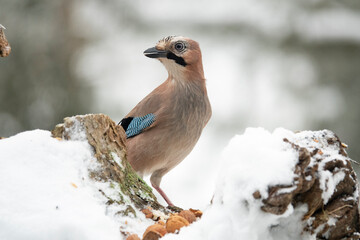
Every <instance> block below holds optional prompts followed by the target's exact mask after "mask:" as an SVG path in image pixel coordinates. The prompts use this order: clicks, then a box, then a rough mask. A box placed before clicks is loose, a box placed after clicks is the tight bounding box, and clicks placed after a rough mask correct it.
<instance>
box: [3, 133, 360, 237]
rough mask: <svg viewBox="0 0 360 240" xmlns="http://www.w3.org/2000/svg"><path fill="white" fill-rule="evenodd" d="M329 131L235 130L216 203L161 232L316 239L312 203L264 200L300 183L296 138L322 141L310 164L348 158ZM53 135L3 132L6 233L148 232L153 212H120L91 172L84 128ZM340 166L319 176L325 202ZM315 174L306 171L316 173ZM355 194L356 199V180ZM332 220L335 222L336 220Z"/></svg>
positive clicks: (313, 144)
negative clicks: (282, 204) (70, 136)
mask: <svg viewBox="0 0 360 240" xmlns="http://www.w3.org/2000/svg"><path fill="white" fill-rule="evenodd" d="M330 133H331V132H329V131H319V132H301V133H293V132H290V131H288V130H284V129H277V130H275V131H274V132H273V133H270V132H268V131H266V130H264V129H261V128H249V129H247V130H246V131H245V133H244V134H243V135H237V136H235V137H234V138H233V139H232V140H231V141H230V143H229V145H228V146H227V147H226V149H225V150H224V151H223V155H222V159H220V161H219V166H220V167H219V174H218V176H217V186H216V189H215V192H214V197H213V199H212V204H211V205H210V206H209V207H208V208H207V209H205V210H204V214H203V216H202V218H201V220H199V221H197V222H195V223H193V224H192V225H190V226H189V227H185V228H182V229H181V231H180V233H179V234H167V235H165V237H163V238H162V239H164V240H166V239H186V240H189V239H197V240H200V239H206V240H208V239H228V240H231V239H234V240H235V239H252V240H256V239H269V240H271V239H277V240H282V239H316V238H315V235H316V234H317V232H316V231H315V232H313V233H311V231H309V232H303V229H304V227H305V226H304V224H305V223H309V221H313V219H312V218H309V219H307V222H305V221H302V218H303V216H304V214H305V213H307V212H308V206H307V205H306V204H302V205H297V206H296V207H295V208H294V207H293V206H292V205H291V204H289V205H288V206H287V208H286V211H285V212H283V213H281V214H272V213H269V212H265V211H263V210H262V209H261V207H262V206H263V205H264V202H263V201H262V200H264V199H266V198H267V197H269V188H270V187H271V186H277V185H278V186H293V187H289V188H283V189H281V190H280V191H281V192H280V194H283V193H284V194H286V193H288V192H291V191H294V189H295V188H296V186H294V179H296V177H297V176H296V174H295V173H294V171H295V168H296V166H297V164H299V163H298V161H299V151H297V150H296V149H294V146H293V145H294V144H296V145H298V146H299V147H306V148H307V149H309V150H311V149H314V150H315V149H316V148H321V149H322V152H321V157H322V158H325V160H323V162H320V163H319V162H316V161H317V160H316V156H317V155H316V154H318V155H319V154H320V153H319V152H316V151H315V152H314V153H313V155H312V157H311V162H310V163H309V164H308V165H309V167H311V166H314V164H319V166H318V167H317V168H319V169H322V168H324V167H325V164H326V163H327V161H331V160H332V159H337V160H339V161H344V162H347V161H348V158H347V157H346V156H345V155H343V154H341V153H340V152H339V150H338V148H336V147H335V146H333V145H329V144H328V143H326V142H322V140H321V139H322V138H323V135H324V134H330ZM331 134H332V133H331ZM50 135H51V134H50V132H48V131H42V130H34V131H29V132H23V133H20V134H18V135H16V136H13V137H10V138H8V139H2V140H0V154H1V156H0V239H4V240H8V239H9V240H13V239H36V240H38V239H40V240H41V239H59V240H60V239H70V240H72V239H74V240H75V239H114V240H116V239H123V238H124V236H123V235H121V234H120V229H124V227H125V229H126V231H129V232H130V233H137V234H138V235H139V236H142V233H143V231H144V230H145V229H146V227H147V226H149V225H150V224H152V222H151V220H149V219H145V217H144V216H142V215H141V214H139V215H138V216H137V218H132V219H131V217H126V218H125V217H121V216H118V215H116V214H115V213H114V210H112V209H111V208H109V207H108V206H107V205H106V201H107V199H106V198H104V196H103V195H102V194H101V193H100V192H99V184H102V183H99V182H95V181H94V180H92V179H90V177H89V169H96V168H99V164H98V163H97V162H96V159H95V158H94V156H93V154H94V153H93V149H92V148H91V147H90V145H89V144H88V142H87V141H86V139H85V137H84V135H83V133H81V131H80V132H79V138H78V139H77V140H76V141H65V140H59V139H55V138H52V137H51V136H50ZM285 138H286V139H287V140H288V141H284V139H285ZM317 139H320V141H319V140H317ZM289 142H291V143H293V145H291V144H290V143H289ZM324 146H325V148H324ZM319 156H320V155H319ZM339 169H340V171H339V173H336V174H330V173H328V172H327V171H324V172H323V173H321V174H319V176H317V178H318V180H319V182H320V184H319V186H320V188H321V190H322V195H321V197H320V200H321V201H323V203H324V204H326V203H327V202H328V201H329V199H330V198H331V196H332V195H333V194H334V192H335V191H336V184H338V183H339V182H341V181H342V180H343V179H344V177H345V174H344V173H342V170H341V168H339ZM312 177H313V175H312V176H307V177H306V178H309V179H307V180H309V181H310V180H311V178H312ZM204 184H206V182H205V181H204ZM101 188H102V189H105V190H104V191H107V192H108V193H109V194H111V186H107V185H106V183H103V185H102V186H101ZM106 189H107V190H106ZM255 192H258V196H257V197H256V196H255V195H254V193H255ZM259 196H261V199H260V197H259ZM350 198H352V200H356V201H357V198H358V192H357V188H356V189H355V191H354V194H353V195H352V196H349V199H350ZM330 221H333V223H334V224H335V222H336V221H337V220H336V219H335V218H334V219H330ZM125 225H126V226H125ZM315 230H316V229H315ZM319 231H320V230H319Z"/></svg>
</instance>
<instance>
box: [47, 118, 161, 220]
mask: <svg viewBox="0 0 360 240" xmlns="http://www.w3.org/2000/svg"><path fill="white" fill-rule="evenodd" d="M52 136H53V137H57V138H63V139H65V140H78V139H80V140H81V138H86V140H87V141H88V143H89V144H90V145H91V146H92V147H93V149H94V156H95V158H96V159H97V161H98V162H99V163H100V164H101V168H98V169H97V170H91V171H90V177H91V178H92V179H94V180H96V181H101V182H108V183H109V184H110V186H111V187H112V188H114V189H115V190H117V191H118V194H119V199H120V200H114V199H112V198H111V197H110V196H107V195H106V193H105V192H104V191H101V189H99V190H100V192H101V193H102V194H103V195H104V196H105V197H106V198H107V199H108V202H107V204H108V205H111V204H118V205H126V206H125V210H122V211H119V212H118V214H122V215H129V214H130V213H131V214H132V215H135V216H136V211H135V209H133V206H135V208H136V209H137V210H141V209H144V208H145V207H147V206H151V207H152V208H153V209H157V210H162V211H163V212H166V213H167V212H168V210H167V209H166V208H165V207H164V206H162V205H161V204H159V203H158V202H157V199H156V197H155V195H154V194H153V193H152V189H151V187H149V186H148V185H147V184H146V182H145V181H144V180H143V179H141V178H140V177H139V176H138V175H137V174H136V172H135V171H134V170H133V168H132V167H131V165H130V164H129V162H128V161H127V160H126V146H125V140H126V137H125V132H124V130H123V128H122V127H121V126H119V125H116V124H115V122H113V121H112V120H111V119H110V118H109V117H108V116H106V115H104V114H88V115H81V116H75V117H70V118H65V119H64V123H62V124H58V125H57V126H56V127H55V129H54V130H53V131H52ZM82 140H84V139H82ZM129 201H130V202H129Z"/></svg>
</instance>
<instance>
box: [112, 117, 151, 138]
mask: <svg viewBox="0 0 360 240" xmlns="http://www.w3.org/2000/svg"><path fill="white" fill-rule="evenodd" d="M155 118H156V117H155V114H153V113H149V114H146V115H145V116H142V117H127V118H124V119H123V120H121V122H120V123H119V124H120V125H121V126H122V127H123V128H124V130H125V133H126V137H127V138H131V137H135V136H136V135H139V134H140V133H142V132H143V131H144V130H145V129H146V128H148V127H150V126H151V125H152V124H153V123H154V122H155Z"/></svg>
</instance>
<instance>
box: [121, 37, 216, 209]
mask: <svg viewBox="0 0 360 240" xmlns="http://www.w3.org/2000/svg"><path fill="white" fill-rule="evenodd" d="M144 54H145V56H146V57H149V58H156V59H158V60H159V61H160V62H161V63H162V64H163V65H164V66H165V68H166V70H167V71H168V74H169V76H168V78H167V79H166V81H165V82H163V83H162V84H161V85H160V86H158V87H157V88H155V89H154V90H153V91H152V92H151V93H150V94H149V95H147V96H146V97H145V98H144V99H143V100H141V101H140V102H139V103H138V104H137V105H136V106H135V108H134V109H133V110H131V112H130V113H129V114H127V115H126V117H125V118H124V119H122V120H121V122H120V123H119V124H121V126H122V127H123V128H124V130H125V132H126V137H127V141H126V146H127V159H128V161H129V162H130V164H131V165H132V167H133V168H134V169H135V171H136V172H137V173H138V174H139V175H140V176H141V177H143V176H144V175H151V177H150V182H151V185H152V186H153V187H154V188H155V189H156V190H157V191H158V192H159V193H160V195H161V196H162V197H163V198H164V199H165V201H166V202H167V204H169V205H170V206H173V204H172V202H171V201H170V199H169V198H168V197H167V196H166V194H165V193H164V191H163V190H162V189H161V188H160V182H161V178H162V177H163V176H164V175H165V174H166V173H167V172H169V171H170V170H171V169H172V168H174V167H175V166H176V165H178V164H179V163H180V162H181V161H182V160H183V159H184V158H185V157H186V156H187V155H188V154H189V153H190V152H191V150H192V149H193V148H194V146H195V144H196V142H197V141H198V139H199V137H200V135H201V132H202V130H203V128H204V127H205V125H206V124H207V122H208V121H209V119H210V117H211V106H210V102H209V99H208V96H207V91H206V84H205V78H204V71H203V66H202V59H201V51H200V47H199V44H198V43H197V42H195V41H194V40H191V39H189V38H185V37H180V36H169V37H166V38H163V39H161V40H160V41H159V42H158V43H157V44H156V46H155V47H152V48H149V49H147V50H146V51H145V52H144Z"/></svg>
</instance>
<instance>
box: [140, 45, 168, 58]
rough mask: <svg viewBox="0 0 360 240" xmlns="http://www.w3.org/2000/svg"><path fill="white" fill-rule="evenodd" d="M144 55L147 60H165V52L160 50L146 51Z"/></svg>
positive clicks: (153, 48)
mask: <svg viewBox="0 0 360 240" xmlns="http://www.w3.org/2000/svg"><path fill="white" fill-rule="evenodd" d="M144 55H145V56H147V57H149V58H166V55H167V52H166V51H162V50H157V49H156V48H155V47H152V48H149V49H146V50H145V51H144Z"/></svg>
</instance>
